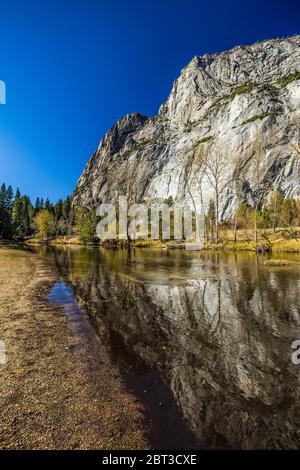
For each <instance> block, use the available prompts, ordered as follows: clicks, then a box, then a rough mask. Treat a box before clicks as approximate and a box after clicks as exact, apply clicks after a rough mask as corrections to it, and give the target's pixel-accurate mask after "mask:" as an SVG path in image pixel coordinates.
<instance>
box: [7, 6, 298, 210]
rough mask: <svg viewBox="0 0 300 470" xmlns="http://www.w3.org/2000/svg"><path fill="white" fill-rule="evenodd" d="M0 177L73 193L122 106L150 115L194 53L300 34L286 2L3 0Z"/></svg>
mask: <svg viewBox="0 0 300 470" xmlns="http://www.w3.org/2000/svg"><path fill="white" fill-rule="evenodd" d="M0 18H1V19H0V80H4V81H5V82H6V86H7V104H6V105H1V106H0V182H1V181H5V182H7V183H10V184H12V185H13V186H14V187H16V186H19V187H20V189H21V191H22V192H23V193H26V194H29V195H30V197H31V198H32V199H33V200H34V199H35V198H36V196H43V197H47V196H49V197H50V198H51V199H52V200H53V201H55V200H56V199H58V198H59V197H65V196H66V195H67V194H68V193H71V192H72V190H73V188H74V185H75V183H76V180H77V179H78V177H79V176H80V174H81V172H82V170H83V168H84V165H85V163H86V162H87V160H88V158H89V157H90V155H91V154H92V152H93V151H94V149H95V148H96V147H97V145H98V143H99V141H100V139H101V137H102V136H103V134H104V133H105V132H106V131H107V130H108V129H109V128H110V127H111V126H112V125H113V124H114V122H115V121H116V120H117V119H119V118H120V117H122V116H123V115H124V114H127V113H130V112H133V111H139V112H141V113H143V114H147V115H154V114H156V112H157V110H158V108H159V106H160V104H161V103H162V102H163V101H165V99H166V98H167V96H168V94H169V92H170V89H171V87H172V83H173V81H174V80H175V78H176V77H177V76H178V75H179V73H180V70H181V68H182V67H184V66H185V65H186V64H187V63H188V62H189V61H190V60H191V58H192V57H193V56H194V55H201V54H204V53H206V52H207V53H213V52H220V51H222V50H226V49H229V48H231V47H233V46H235V45H238V44H250V43H253V42H255V41H258V40H261V39H266V38H272V37H278V36H287V35H292V34H297V33H299V32H300V2H299V0H298V1H293V0H281V1H278V0H273V1H270V0H260V1H258V0H251V1H242V0H241V1H233V0H231V1H218V0H215V1H196V0H182V1H177V0H173V1H171V0H139V1H137V0H132V1H129V0H128V1H126V0H123V1H121V0H106V1H104V0H72V1H71V0H60V1H59V0H26V1H25V0H22V1H21V0H1V2H0Z"/></svg>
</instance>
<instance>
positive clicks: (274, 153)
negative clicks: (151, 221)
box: [74, 36, 300, 220]
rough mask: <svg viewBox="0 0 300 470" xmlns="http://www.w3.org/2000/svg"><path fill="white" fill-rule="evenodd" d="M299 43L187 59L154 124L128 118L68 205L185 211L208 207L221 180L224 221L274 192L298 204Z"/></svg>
mask: <svg viewBox="0 0 300 470" xmlns="http://www.w3.org/2000/svg"><path fill="white" fill-rule="evenodd" d="M299 128H300V36H293V37H289V38H285V39H273V40H267V41H263V42H259V43H256V44H254V45H251V46H238V47H235V48H234V49H231V50H230V51H227V52H222V53H218V54H213V55H203V56H201V57H200V56H196V57H194V58H193V59H192V60H191V62H190V63H189V64H188V65H187V66H186V67H185V68H184V69H183V70H182V72H181V74H180V76H179V78H178V79H177V80H176V81H175V82H174V84H173V88H172V91H171V93H170V96H169V98H168V99H167V101H166V102H165V103H164V104H163V105H162V106H161V107H160V109H159V112H158V114H157V115H156V116H155V117H146V116H142V115H141V114H138V113H134V114H130V115H127V116H125V117H123V118H122V119H120V120H119V121H118V122H117V123H116V124H115V125H114V126H113V127H112V128H111V129H110V130H109V131H108V132H107V134H106V135H105V136H104V137H103V139H102V140H101V142H100V144H99V147H98V149H97V150H96V152H95V153H94V155H93V156H92V157H91V159H90V160H89V162H88V163H87V166H86V168H85V170H84V172H83V174H82V176H81V177H80V179H79V181H78V183H77V186H76V188H75V191H74V204H75V206H76V205H77V206H78V205H83V206H88V207H96V206H97V204H99V203H100V202H111V201H114V200H115V199H116V198H117V197H118V195H127V196H128V198H129V199H130V200H131V201H136V202H140V201H163V200H167V199H168V200H173V201H177V202H179V201H183V200H185V201H186V200H187V201H188V203H189V204H191V205H193V206H194V207H195V205H196V206H197V207H198V206H199V205H200V204H201V203H203V204H204V207H207V205H208V203H209V201H210V199H212V198H214V194H215V193H214V184H213V179H214V178H213V176H212V175H213V173H214V172H215V173H217V174H218V175H219V177H218V178H219V181H218V185H219V188H218V190H219V196H220V211H219V218H220V219H221V220H224V219H228V218H229V217H230V216H231V215H232V213H233V212H234V210H235V208H236V207H237V204H238V203H239V202H240V201H245V202H247V203H248V204H250V205H252V206H259V205H263V204H264V202H265V201H266V200H267V198H268V195H269V194H270V193H271V192H272V191H273V190H274V189H277V190H281V191H282V192H283V193H284V195H285V196H286V197H295V198H297V197H299V196H300V151H299V140H300V138H299V133H300V131H299Z"/></svg>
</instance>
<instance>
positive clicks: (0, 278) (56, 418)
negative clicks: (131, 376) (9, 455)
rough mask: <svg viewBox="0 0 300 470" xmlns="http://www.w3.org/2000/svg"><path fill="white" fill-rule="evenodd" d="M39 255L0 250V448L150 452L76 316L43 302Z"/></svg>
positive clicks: (135, 415)
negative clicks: (2, 356) (1, 357)
mask: <svg viewBox="0 0 300 470" xmlns="http://www.w3.org/2000/svg"><path fill="white" fill-rule="evenodd" d="M55 281H57V273H56V272H55V270H54V268H53V267H52V266H51V265H49V264H48V263H47V261H46V260H44V259H42V258H41V257H39V256H37V255H34V254H31V253H27V252H24V251H21V250H13V249H8V248H0V339H1V341H3V342H4V343H5V349H6V363H5V364H0V410H1V417H0V448H2V449H102V448H103V449H105V448H109V449H116V448H118V449H145V448H149V444H148V442H147V441H146V438H145V435H144V432H143V427H144V422H143V414H142V408H141V405H139V404H138V403H137V401H136V399H135V398H134V396H132V395H130V394H129V393H128V392H127V391H126V390H125V388H124V386H123V385H122V382H121V379H120V376H119V374H118V372H117V370H116V369H114V368H113V367H112V366H111V364H110V363H109V360H108V358H107V356H106V354H105V352H104V351H102V350H101V346H100V343H99V341H98V339H97V337H96V336H95V334H94V333H93V330H92V329H91V327H90V326H89V325H88V323H87V322H85V320H84V318H81V323H80V328H79V327H78V326H79V325H77V324H76V322H77V321H78V319H76V317H75V318H74V319H73V320H72V319H71V320H70V318H67V316H66V314H65V312H64V310H63V308H62V306H61V305H59V304H56V303H52V302H50V301H49V300H48V299H47V296H48V294H49V291H50V289H51V286H52V285H53V283H54V282H55Z"/></svg>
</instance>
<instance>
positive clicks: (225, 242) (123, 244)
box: [26, 228, 300, 253]
mask: <svg viewBox="0 0 300 470" xmlns="http://www.w3.org/2000/svg"><path fill="white" fill-rule="evenodd" d="M293 230H294V232H293V233H292V234H291V233H288V232H287V231H286V230H285V229H278V230H277V231H276V232H274V231H273V230H272V229H267V230H260V231H258V239H257V242H255V241H254V240H252V239H251V237H250V236H249V234H250V232H249V233H247V232H245V230H238V231H237V234H236V241H234V238H233V232H232V230H222V231H221V232H220V242H219V243H212V242H208V243H205V244H204V247H203V249H204V250H231V251H259V252H266V251H269V252H275V253H276V252H294V253H298V252H300V229H299V228H295V229H293ZM26 243H27V244H29V245H40V244H47V245H53V246H83V244H82V243H81V241H80V239H79V237H76V236H70V237H67V236H65V237H57V238H54V239H49V240H41V239H38V238H32V239H29V240H27V241H26ZM88 246H104V247H106V248H129V247H130V248H151V249H155V248H157V249H160V250H161V249H166V250H175V249H176V250H178V249H181V250H183V249H185V241H184V240H150V239H148V240H136V241H132V242H128V241H127V240H125V241H124V240H106V241H103V242H100V243H99V241H97V242H96V243H94V244H92V243H91V244H89V245H88Z"/></svg>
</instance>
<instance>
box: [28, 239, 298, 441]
mask: <svg viewBox="0 0 300 470" xmlns="http://www.w3.org/2000/svg"><path fill="white" fill-rule="evenodd" d="M37 251H38V252H39V254H42V255H43V256H46V257H48V258H49V259H51V260H52V262H54V263H55V265H56V266H57V268H58V270H59V273H60V276H61V279H60V280H59V282H60V283H59V284H57V285H56V286H54V291H53V292H54V294H53V293H52V294H53V295H54V296H55V295H56V294H57V301H61V302H62V303H63V301H64V300H63V299H64V294H65V295H67V298H68V299H70V298H74V299H76V302H77V305H79V306H80V309H81V311H82V312H84V314H85V315H87V316H88V318H89V321H90V323H91V324H92V325H93V327H94V328H95V330H96V332H97V335H98V336H99V338H100V341H101V344H102V346H103V347H104V348H105V349H106V351H107V352H108V353H109V355H110V358H111V360H112V361H113V363H114V364H117V366H118V368H119V370H120V371H121V373H122V375H123V377H124V380H125V382H126V384H127V386H128V388H129V389H131V390H132V391H134V393H136V395H137V396H138V398H139V399H140V400H141V401H142V402H143V404H144V406H145V410H146V411H145V413H146V418H147V420H148V422H149V423H150V428H151V429H152V431H151V430H150V435H151V436H150V437H151V440H152V443H153V446H154V447H156V448H157V447H160V448H163V447H165V448H167V447H173V448H174V447H185V446H186V447H192V446H193V447H207V448H211V447H213V448H251V449H252V448H300V365H299V366H297V365H294V364H293V363H292V360H291V355H292V352H293V351H292V348H291V345H292V342H293V341H294V340H296V339H300V295H299V294H300V270H299V266H300V264H299V266H297V265H295V266H293V267H280V268H278V267H277V268H274V267H266V266H264V264H263V263H264V261H265V260H266V259H267V257H266V256H258V255H256V254H255V253H220V254H218V253H214V252H209V253H208V252H201V253H200V252H185V251H157V250H155V251H154V250H153V251H151V250H148V249H147V250H131V251H126V250H105V249H89V248H61V249H57V248H37ZM278 257H280V255H278V256H277V258H278ZM282 258H285V259H286V258H288V259H292V260H294V261H299V263H300V255H295V254H293V255H288V254H284V255H283V256H282ZM64 289H65V292H64ZM55 293H56V294H55ZM74 302H75V300H74ZM76 308H77V309H78V306H76ZM75 312H77V310H75ZM77 313H78V312H77Z"/></svg>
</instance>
